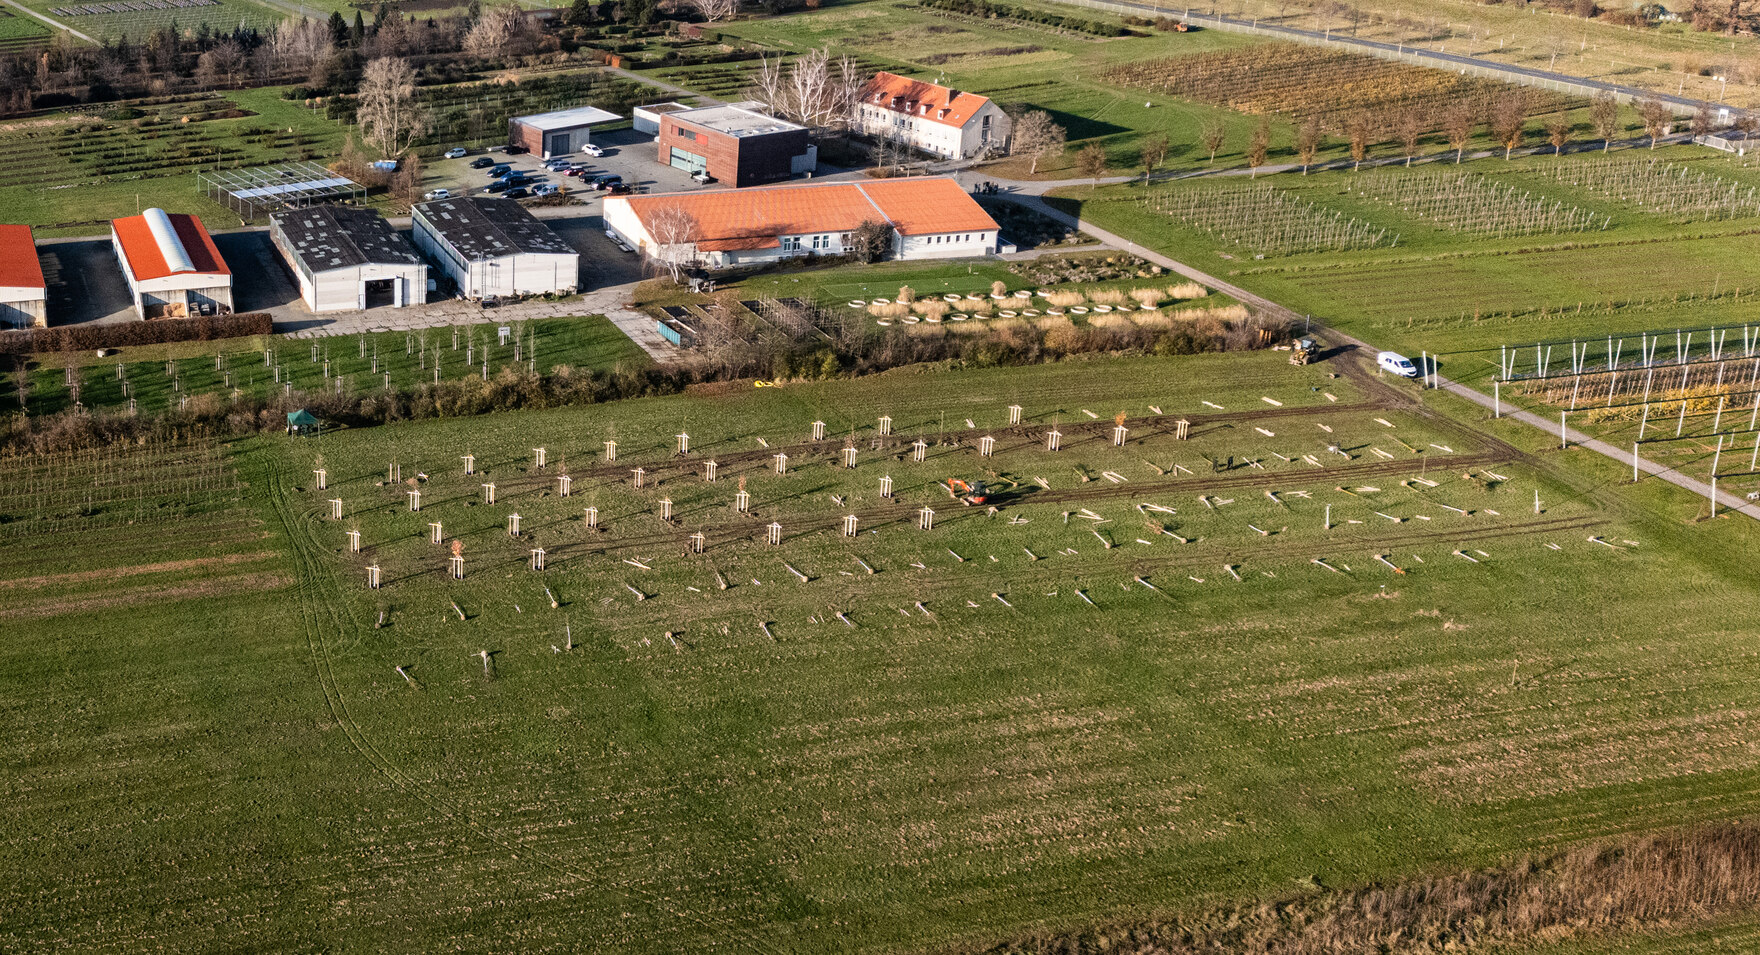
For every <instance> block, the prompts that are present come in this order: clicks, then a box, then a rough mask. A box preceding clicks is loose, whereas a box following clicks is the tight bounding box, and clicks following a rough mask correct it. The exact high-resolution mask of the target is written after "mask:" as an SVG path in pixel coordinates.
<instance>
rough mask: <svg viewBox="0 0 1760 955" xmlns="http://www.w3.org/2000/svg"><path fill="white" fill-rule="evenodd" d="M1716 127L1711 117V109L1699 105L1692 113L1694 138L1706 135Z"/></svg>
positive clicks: (1715, 122)
mask: <svg viewBox="0 0 1760 955" xmlns="http://www.w3.org/2000/svg"><path fill="white" fill-rule="evenodd" d="M1716 125H1717V121H1716V120H1715V119H1714V118H1712V116H1711V107H1709V106H1705V105H1700V107H1699V109H1698V110H1697V111H1696V112H1694V113H1693V119H1692V130H1693V135H1694V136H1705V135H1708V134H1709V133H1710V132H1711V130H1712V129H1713V128H1715V127H1716Z"/></svg>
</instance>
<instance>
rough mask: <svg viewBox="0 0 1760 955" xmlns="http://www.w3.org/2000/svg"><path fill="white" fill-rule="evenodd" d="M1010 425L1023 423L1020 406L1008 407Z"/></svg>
mask: <svg viewBox="0 0 1760 955" xmlns="http://www.w3.org/2000/svg"><path fill="white" fill-rule="evenodd" d="M1008 423H1009V424H1020V423H1021V406H1020V405H1009V406H1008Z"/></svg>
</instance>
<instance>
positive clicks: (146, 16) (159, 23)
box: [19, 0, 288, 42]
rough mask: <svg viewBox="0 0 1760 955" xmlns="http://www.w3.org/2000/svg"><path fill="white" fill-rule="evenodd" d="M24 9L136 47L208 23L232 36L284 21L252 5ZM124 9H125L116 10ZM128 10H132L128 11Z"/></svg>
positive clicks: (60, 1)
mask: <svg viewBox="0 0 1760 955" xmlns="http://www.w3.org/2000/svg"><path fill="white" fill-rule="evenodd" d="M19 2H20V3H22V4H23V5H24V6H26V7H29V8H30V9H32V10H35V11H37V12H38V13H42V14H45V15H47V16H49V17H50V18H51V19H53V20H55V21H56V22H57V23H62V24H65V25H66V26H67V27H69V28H71V29H74V30H78V31H80V32H81V33H84V34H86V35H88V36H91V37H94V38H96V39H98V40H101V41H102V40H115V39H117V38H119V37H127V38H129V39H130V40H131V41H134V42H140V41H142V40H144V39H145V38H146V36H147V34H149V33H151V32H153V31H154V30H157V29H161V28H170V27H172V26H176V27H177V28H178V29H180V30H194V29H196V28H197V27H200V26H201V25H202V24H203V23H206V24H207V25H208V26H209V27H210V28H212V29H213V30H215V31H217V32H220V33H230V32H232V31H233V30H235V29H238V28H239V27H241V26H243V27H245V28H247V29H256V30H267V29H268V28H269V27H272V26H274V25H275V24H277V23H280V22H281V21H282V20H285V19H287V16H288V12H287V11H286V10H285V9H281V8H277V7H275V6H273V5H271V4H267V3H257V2H254V0H111V2H107V3H106V2H96V0H94V2H85V3H82V2H79V0H19ZM117 8H124V9H117ZM127 8H132V9H127Z"/></svg>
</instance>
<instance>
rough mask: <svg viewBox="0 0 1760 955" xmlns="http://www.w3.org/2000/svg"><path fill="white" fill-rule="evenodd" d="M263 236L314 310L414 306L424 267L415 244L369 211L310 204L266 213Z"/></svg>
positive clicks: (424, 282)
mask: <svg viewBox="0 0 1760 955" xmlns="http://www.w3.org/2000/svg"><path fill="white" fill-rule="evenodd" d="M269 239H270V241H272V242H274V243H275V248H276V249H279V250H280V252H281V255H282V257H284V258H285V259H287V264H288V265H289V266H290V267H291V268H292V269H293V274H294V275H295V276H296V277H298V279H299V293H300V297H301V298H303V299H305V303H306V307H307V308H309V309H311V310H312V311H314V312H335V311H342V310H345V309H364V308H377V307H380V306H385V305H389V306H392V307H393V308H402V307H403V306H405V305H419V304H421V303H422V302H425V301H427V297H428V265H427V263H426V262H423V261H422V257H421V256H420V255H418V254H417V253H416V247H415V245H414V244H412V243H411V242H410V240H409V239H408V238H407V237H405V236H404V235H403V234H402V233H400V232H398V231H397V230H396V229H393V228H391V224H390V223H388V222H386V221H385V219H384V217H382V216H380V215H379V214H378V213H377V212H374V211H372V210H370V209H358V208H345V207H343V206H312V207H310V208H307V209H293V210H289V211H286V212H277V213H275V214H274V215H272V216H270V217H269Z"/></svg>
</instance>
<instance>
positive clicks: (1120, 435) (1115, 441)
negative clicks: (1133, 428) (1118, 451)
mask: <svg viewBox="0 0 1760 955" xmlns="http://www.w3.org/2000/svg"><path fill="white" fill-rule="evenodd" d="M1127 434H1130V429H1129V428H1126V427H1125V426H1124V425H1122V424H1121V425H1119V426H1118V427H1116V428H1113V429H1112V446H1113V447H1115V448H1122V447H1124V438H1125V435H1127Z"/></svg>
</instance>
